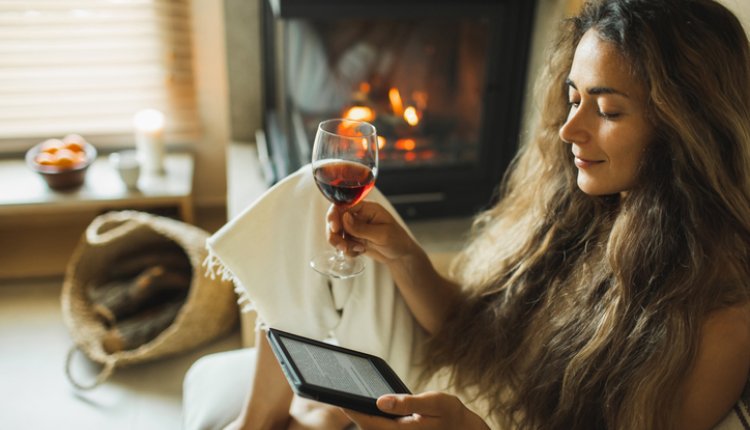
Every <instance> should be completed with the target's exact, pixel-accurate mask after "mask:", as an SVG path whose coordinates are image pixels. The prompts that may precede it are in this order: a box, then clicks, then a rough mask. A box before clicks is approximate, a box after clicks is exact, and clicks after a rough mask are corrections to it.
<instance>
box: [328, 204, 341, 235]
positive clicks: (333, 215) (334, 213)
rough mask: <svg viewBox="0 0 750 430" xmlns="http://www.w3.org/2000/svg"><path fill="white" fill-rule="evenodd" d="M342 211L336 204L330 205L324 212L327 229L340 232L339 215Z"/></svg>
mask: <svg viewBox="0 0 750 430" xmlns="http://www.w3.org/2000/svg"><path fill="white" fill-rule="evenodd" d="M342 213H343V212H342V211H341V210H340V209H339V208H338V207H337V206H336V205H331V206H330V207H329V208H328V212H326V221H327V222H328V230H329V231H331V232H333V233H339V232H341V215H342Z"/></svg>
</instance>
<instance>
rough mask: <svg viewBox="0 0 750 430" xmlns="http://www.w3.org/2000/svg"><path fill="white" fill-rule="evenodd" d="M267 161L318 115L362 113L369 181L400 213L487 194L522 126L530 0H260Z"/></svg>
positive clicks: (436, 212) (435, 209)
mask: <svg viewBox="0 0 750 430" xmlns="http://www.w3.org/2000/svg"><path fill="white" fill-rule="evenodd" d="M261 3H262V5H263V6H264V9H263V10H262V15H263V24H264V25H263V35H264V37H263V45H262V47H263V59H264V64H263V71H264V74H263V82H264V112H263V115H264V120H263V122H264V129H263V131H262V136H261V138H259V139H258V141H259V142H264V144H262V145H259V148H266V151H265V152H266V153H267V154H268V157H267V158H268V159H269V160H270V161H269V163H268V164H269V165H272V169H271V168H266V169H265V170H266V171H271V170H273V171H272V172H271V174H274V175H275V178H274V179H275V180H279V179H281V178H283V177H284V176H286V175H288V174H289V173H291V172H293V171H294V170H296V169H297V168H298V167H300V166H302V165H304V164H306V163H309V162H310V152H311V149H312V142H313V139H314V136H315V132H316V128H317V126H318V123H319V122H320V121H321V120H324V119H329V118H342V117H343V118H350V119H359V120H364V121H368V122H371V123H372V124H373V125H375V127H376V128H377V131H378V135H379V139H380V140H379V142H378V146H379V148H380V166H379V172H378V179H377V183H376V186H377V187H378V188H379V189H380V190H381V191H382V192H383V193H384V194H385V195H386V197H388V199H389V200H390V201H391V203H393V204H394V206H395V207H396V209H397V210H398V211H399V212H400V213H401V214H402V215H403V216H405V217H407V218H420V217H435V216H450V215H458V214H469V213H474V212H476V211H477V210H479V209H481V208H482V207H484V206H485V205H487V204H488V203H490V200H491V197H492V194H493V191H494V190H495V189H496V187H497V185H498V183H499V182H500V178H501V177H502V175H503V173H504V171H505V169H506V167H507V166H508V164H509V163H510V160H511V159H512V158H513V156H514V154H515V152H516V148H517V141H518V135H519V129H520V119H521V112H522V108H521V106H522V97H523V93H524V88H525V81H526V63H527V58H528V50H529V41H530V36H531V27H532V22H533V12H534V8H535V4H536V1H534V0H358V1H352V0H262V2H261Z"/></svg>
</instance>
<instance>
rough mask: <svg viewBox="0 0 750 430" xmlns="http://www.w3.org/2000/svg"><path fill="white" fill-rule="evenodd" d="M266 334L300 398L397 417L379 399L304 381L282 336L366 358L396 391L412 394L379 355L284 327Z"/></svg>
mask: <svg viewBox="0 0 750 430" xmlns="http://www.w3.org/2000/svg"><path fill="white" fill-rule="evenodd" d="M267 337H268V343H269V344H270V345H271V350H272V351H273V353H274V355H275V356H276V359H277V360H278V361H279V364H280V365H281V369H282V371H283V372H284V375H285V376H286V379H287V381H288V382H289V385H290V386H291V387H292V391H294V392H295V393H296V394H297V395H299V396H301V397H305V398H308V399H311V400H316V401H319V402H323V403H328V404H331V405H335V406H340V407H342V408H346V409H351V410H354V411H358V412H362V413H365V414H368V415H378V416H383V417H388V418H396V417H398V416H396V415H392V414H387V413H385V412H383V411H381V410H380V409H378V407H377V405H376V401H377V399H376V398H372V397H366V396H360V395H357V394H352V393H347V392H345V391H339V390H333V389H331V388H328V387H322V386H320V385H315V384H310V383H307V382H305V378H304V377H303V376H302V374H301V372H300V371H299V368H298V367H297V364H296V363H295V362H294V360H293V359H292V357H291V355H290V354H289V351H288V350H287V349H286V345H284V343H283V341H281V339H280V338H283V337H287V338H290V339H294V340H297V341H300V342H303V343H307V344H310V345H314V346H318V347H321V348H325V349H328V350H331V351H338V352H342V353H344V354H349V355H354V356H358V357H363V358H365V359H367V360H370V362H371V363H373V365H375V368H376V369H377V370H378V372H379V373H380V375H381V376H382V377H383V378H384V379H385V381H386V382H387V383H388V385H389V386H390V387H391V388H393V389H394V393H395V394H411V392H410V391H409V389H408V388H407V387H406V385H405V384H404V383H403V381H401V379H400V378H399V377H398V375H396V372H394V371H393V369H391V367H390V366H389V365H388V363H386V362H385V360H383V359H382V358H380V357H378V356H375V355H372V354H367V353H364V352H360V351H355V350H352V349H348V348H342V347H340V346H337V345H332V344H329V343H325V342H320V341H317V340H314V339H310V338H307V337H303V336H299V335H296V334H293V333H289V332H285V331H282V330H277V329H274V328H269V329H268V332H267Z"/></svg>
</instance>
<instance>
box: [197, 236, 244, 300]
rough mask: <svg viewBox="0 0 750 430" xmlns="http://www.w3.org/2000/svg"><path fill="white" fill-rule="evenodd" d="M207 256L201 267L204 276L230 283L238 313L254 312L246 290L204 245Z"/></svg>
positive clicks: (209, 248)
mask: <svg viewBox="0 0 750 430" xmlns="http://www.w3.org/2000/svg"><path fill="white" fill-rule="evenodd" d="M206 249H207V250H208V255H207V256H206V259H205V260H203V267H204V268H205V270H206V276H208V277H209V278H211V279H216V278H220V279H221V280H222V281H230V282H232V284H233V285H234V292H235V293H236V294H237V304H238V305H239V306H240V312H243V313H247V312H251V311H254V310H255V303H253V301H252V300H251V299H250V296H249V295H248V294H247V289H246V288H245V287H244V286H243V285H242V282H240V280H239V279H238V278H237V277H236V276H234V274H233V273H232V272H231V271H230V270H229V269H227V267H226V266H225V265H224V263H222V262H221V259H219V257H217V256H216V254H215V253H214V252H213V250H212V249H211V247H210V246H208V245H206Z"/></svg>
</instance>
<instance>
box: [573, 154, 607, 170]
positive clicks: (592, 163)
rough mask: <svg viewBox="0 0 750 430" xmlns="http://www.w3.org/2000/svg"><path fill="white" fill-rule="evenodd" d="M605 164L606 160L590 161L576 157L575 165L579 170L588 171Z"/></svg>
mask: <svg viewBox="0 0 750 430" xmlns="http://www.w3.org/2000/svg"><path fill="white" fill-rule="evenodd" d="M603 162H604V160H588V159H586V158H581V157H574V163H575V165H576V167H578V168H579V169H586V168H589V167H592V166H595V165H597V164H601V163H603Z"/></svg>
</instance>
